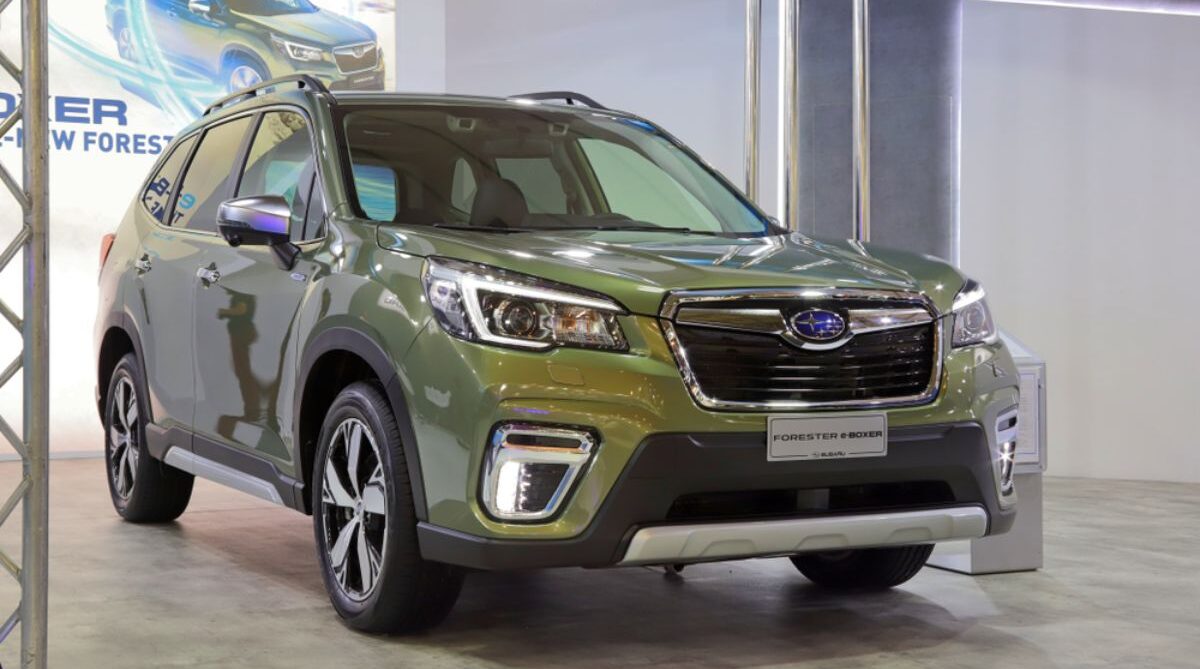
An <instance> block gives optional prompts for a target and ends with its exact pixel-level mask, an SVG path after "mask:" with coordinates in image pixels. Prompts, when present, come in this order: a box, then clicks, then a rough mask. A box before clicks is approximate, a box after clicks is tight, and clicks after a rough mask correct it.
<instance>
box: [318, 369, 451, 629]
mask: <svg viewBox="0 0 1200 669" xmlns="http://www.w3.org/2000/svg"><path fill="white" fill-rule="evenodd" d="M312 488H313V499H312V504H313V528H314V531H315V533H316V539H317V552H318V556H319V557H320V560H321V572H322V576H323V577H324V579H325V588H326V589H327V590H328V591H329V599H330V601H331V602H332V603H333V608H334V609H335V610H336V611H337V612H338V615H340V616H341V617H342V619H343V620H344V621H345V622H346V624H347V625H349V626H350V627H352V628H354V629H358V630H362V631H364V632H377V633H398V632H410V631H415V630H420V629H424V628H429V627H433V626H434V625H436V624H438V623H440V622H441V621H442V620H443V619H444V618H445V617H446V616H447V615H449V613H450V609H451V608H452V607H453V606H454V602H455V600H457V599H458V593H459V590H460V589H461V587H462V580H463V572H462V570H461V569H458V568H456V567H452V566H450V565H445V564H440V563H436V562H429V561H426V560H424V559H422V558H421V553H420V549H419V547H418V545H417V516H416V509H415V506H414V504H413V498H412V489H411V486H410V482H409V479H408V469H407V466H406V465H405V458H404V450H403V447H402V446H401V440H400V431H399V429H398V428H397V426H396V419H395V416H393V415H392V410H391V407H390V406H389V405H388V402H387V400H386V399H385V398H384V396H383V394H382V393H381V392H380V391H379V390H378V389H377V388H376V387H375V386H374V385H371V384H368V383H355V384H353V385H351V386H349V387H347V388H346V389H345V390H343V391H342V392H341V393H340V394H339V395H338V396H337V398H336V399H335V400H334V402H333V405H332V406H331V407H330V409H329V413H328V414H327V415H326V417H325V423H324V426H323V427H322V429H321V438H320V447H319V450H318V452H317V457H316V463H315V465H314V473H313V487H312Z"/></svg>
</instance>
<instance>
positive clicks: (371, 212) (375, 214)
mask: <svg viewBox="0 0 1200 669" xmlns="http://www.w3.org/2000/svg"><path fill="white" fill-rule="evenodd" d="M350 170H351V172H353V174H354V191H355V192H356V193H358V204H359V206H361V207H362V210H363V213H364V214H366V215H367V216H368V217H369V218H371V219H372V220H376V221H384V222H386V223H391V222H392V221H393V220H394V219H395V218H396V197H397V195H398V191H399V188H398V184H397V183H396V172H395V171H394V170H393V169H392V168H390V167H388V166H387V165H380V164H377V163H353V164H352V165H351V166H350Z"/></svg>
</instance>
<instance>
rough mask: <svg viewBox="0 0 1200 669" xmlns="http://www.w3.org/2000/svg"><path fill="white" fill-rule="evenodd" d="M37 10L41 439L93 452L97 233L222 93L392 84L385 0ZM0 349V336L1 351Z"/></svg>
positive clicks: (149, 0)
mask: <svg viewBox="0 0 1200 669" xmlns="http://www.w3.org/2000/svg"><path fill="white" fill-rule="evenodd" d="M48 10H49V19H50V25H49V40H50V58H49V61H50V62H49V64H50V68H49V69H50V93H51V99H50V212H51V220H50V236H51V239H50V264H51V267H50V269H51V276H50V289H51V322H50V326H51V355H52V358H53V359H54V361H55V363H54V365H52V366H51V386H52V390H51V394H52V397H53V398H54V401H53V404H54V405H53V407H52V411H53V413H54V415H55V421H54V425H53V426H52V428H51V430H52V432H51V447H52V449H54V450H73V451H74V450H93V449H98V448H99V443H100V442H101V438H100V435H101V432H100V430H99V427H98V423H97V421H96V407H95V402H94V401H93V393H94V384H95V374H94V371H93V370H94V369H95V359H94V353H93V351H92V341H91V332H92V325H93V318H94V315H95V312H96V299H97V298H96V270H97V267H96V258H97V255H98V248H99V244H100V237H101V236H102V235H103V234H104V233H107V232H112V231H113V230H115V229H116V227H117V226H118V224H119V223H120V221H121V219H122V217H123V216H124V215H125V212H126V210H127V209H128V207H129V204H130V202H132V201H133V200H134V197H135V196H136V194H137V191H138V189H139V187H140V186H141V184H142V182H143V180H144V179H145V178H146V177H147V176H148V173H149V171H150V168H151V166H152V165H153V163H154V161H155V160H157V158H158V157H159V156H160V155H161V153H162V152H163V150H164V149H165V148H166V146H167V145H168V144H169V143H170V141H171V139H172V138H173V137H174V136H175V134H176V133H177V132H179V130H180V129H181V128H183V127H184V126H185V125H187V124H188V123H190V122H191V121H193V120H195V119H196V118H197V117H198V116H199V115H200V114H201V113H203V111H204V108H205V107H206V106H207V105H208V104H210V103H211V102H212V101H213V100H215V99H217V98H219V97H221V96H223V95H225V94H227V93H228V92H230V91H232V90H236V89H238V88H241V87H244V86H248V85H252V84H255V83H258V82H260V81H262V80H265V79H268V78H273V77H279V76H284V75H288V74H296V73H305V74H310V75H312V76H314V77H317V78H318V79H320V80H321V81H322V82H323V83H325V85H326V86H328V87H329V88H331V89H334V90H351V89H353V90H381V89H389V88H392V87H393V85H394V84H393V81H394V68H393V67H391V66H390V65H391V64H390V63H389V62H388V61H389V60H391V59H392V57H393V54H394V53H395V16H396V14H395V1H394V0H190V1H189V0H55V2H52V3H49V7H48ZM16 17H17V14H16V13H15V12H11V11H10V12H6V13H5V15H4V17H3V18H4V20H3V23H0V45H3V48H4V51H5V53H9V54H20V53H21V35H20V25H19V24H20V22H19V21H17V20H15V18H16ZM19 101H20V98H19V88H18V86H17V84H16V82H14V81H12V80H11V79H10V78H8V77H7V76H6V75H3V74H2V73H0V119H3V118H7V117H8V116H9V115H11V114H12V113H13V112H14V111H15V110H16V109H17V105H18V103H19ZM23 142H24V136H23V133H22V129H21V124H20V123H18V124H17V126H16V128H14V129H13V130H12V131H11V132H9V133H8V134H7V135H6V136H4V138H3V139H2V140H0V163H3V165H4V166H5V167H6V168H7V169H8V170H9V171H10V173H12V174H14V175H20V173H21V162H20V161H21V151H20V147H21V145H22V144H23ZM9 200H10V198H3V201H0V233H3V235H4V238H5V239H7V238H10V237H11V236H12V235H13V234H15V233H16V231H17V228H18V226H19V225H20V222H21V217H20V209H19V208H18V207H17V206H16V204H15V202H10V201H9ZM20 264H21V263H20V262H19V261H18V262H14V263H13V264H12V265H11V266H10V269H9V270H8V271H7V272H5V273H4V276H2V277H0V298H2V299H3V300H4V301H5V302H6V303H8V304H10V305H14V306H15V305H19V304H20V302H21V295H20V281H19V279H20V275H19V267H20ZM13 345H19V340H18V341H17V342H13ZM8 350H9V349H8V348H7V340H6V339H4V336H3V335H0V353H3V352H4V351H8ZM3 354H4V355H8V354H7V353H3ZM19 391H20V384H19V383H12V384H8V385H7V387H5V388H0V408H4V409H12V412H11V413H13V414H15V415H19V414H20V410H19V407H20V393H19ZM5 413H6V415H7V414H9V413H10V412H8V411H5Z"/></svg>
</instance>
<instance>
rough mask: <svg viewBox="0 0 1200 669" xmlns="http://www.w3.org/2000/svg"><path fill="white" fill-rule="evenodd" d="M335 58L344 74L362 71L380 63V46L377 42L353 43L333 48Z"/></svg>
mask: <svg viewBox="0 0 1200 669" xmlns="http://www.w3.org/2000/svg"><path fill="white" fill-rule="evenodd" d="M333 60H334V62H335V63H337V68H338V70H339V71H340V72H342V73H343V74H349V73H353V72H362V71H363V70H369V69H371V68H373V67H375V65H376V64H378V63H379V48H378V47H377V46H376V45H375V44H352V45H350V46H340V47H338V48H336V49H334V50H333Z"/></svg>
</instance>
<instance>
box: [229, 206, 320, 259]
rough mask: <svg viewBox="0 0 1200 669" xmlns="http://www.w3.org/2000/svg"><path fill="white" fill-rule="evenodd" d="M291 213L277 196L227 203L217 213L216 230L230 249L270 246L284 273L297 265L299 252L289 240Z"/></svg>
mask: <svg viewBox="0 0 1200 669" xmlns="http://www.w3.org/2000/svg"><path fill="white" fill-rule="evenodd" d="M291 217H292V209H291V207H290V206H289V205H288V202H287V200H285V199H283V198H282V197H280V196H278V195H255V196H253V197H240V198H236V199H233V200H226V201H225V202H222V203H221V207H220V209H218V210H217V229H218V230H220V231H221V236H222V237H224V238H225V241H226V242H228V243H229V245H230V246H243V245H245V246H269V247H271V251H272V252H273V253H274V254H275V260H276V262H277V263H278V264H279V266H280V267H282V268H283V269H291V268H292V267H294V266H295V264H296V255H297V254H298V253H299V252H300V248H299V247H297V246H296V245H295V244H293V243H292V241H291V238H290V237H288V224H289V222H290V221H291Z"/></svg>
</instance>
